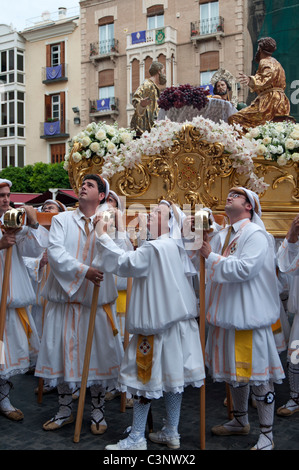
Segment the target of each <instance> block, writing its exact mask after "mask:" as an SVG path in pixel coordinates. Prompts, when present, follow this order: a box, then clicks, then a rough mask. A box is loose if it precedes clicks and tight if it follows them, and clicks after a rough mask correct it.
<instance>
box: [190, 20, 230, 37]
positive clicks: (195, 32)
mask: <svg viewBox="0 0 299 470" xmlns="http://www.w3.org/2000/svg"><path fill="white" fill-rule="evenodd" d="M190 28H191V31H190V35H191V41H200V40H203V39H208V38H209V37H217V36H223V35H224V19H223V17H222V16H216V17H214V18H208V19H206V20H198V21H195V22H193V23H191V24H190Z"/></svg>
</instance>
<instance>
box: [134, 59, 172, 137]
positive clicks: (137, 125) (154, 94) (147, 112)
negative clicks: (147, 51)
mask: <svg viewBox="0 0 299 470" xmlns="http://www.w3.org/2000/svg"><path fill="white" fill-rule="evenodd" d="M149 73H150V78H148V79H145V80H144V82H143V83H142V84H141V85H140V86H139V87H138V88H137V90H136V92H135V93H134V96H133V100H132V104H133V106H134V108H135V112H134V114H133V117H132V120H131V129H132V130H135V131H136V135H137V136H138V137H140V136H141V135H142V134H143V132H144V131H149V132H150V130H151V128H152V126H153V124H154V122H155V120H156V119H157V117H158V112H159V107H158V99H159V96H160V88H159V86H160V85H165V83H166V76H165V73H164V65H163V64H162V63H161V62H152V64H151V66H150V68H149Z"/></svg>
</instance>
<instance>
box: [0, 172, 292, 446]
mask: <svg viewBox="0 0 299 470" xmlns="http://www.w3.org/2000/svg"><path fill="white" fill-rule="evenodd" d="M10 189H11V182H10V181H9V180H4V179H1V180H0V216H1V222H2V224H3V222H4V217H5V214H6V213H7V211H8V210H9V209H10ZM124 209H125V208H122V207H121V202H120V199H119V197H118V196H117V194H115V193H114V192H113V191H111V190H110V188H109V183H108V181H107V180H105V179H104V178H103V177H101V176H100V175H95V174H87V175H85V177H84V179H83V181H82V185H81V187H80V190H79V197H78V206H77V207H76V208H72V210H66V207H65V206H64V205H63V204H61V203H60V202H59V201H54V200H48V201H46V202H45V203H44V204H43V205H42V207H41V208H40V209H39V210H40V211H43V212H47V211H53V212H54V213H55V214H54V216H53V218H52V221H51V227H50V230H47V229H46V228H45V227H43V226H41V225H39V223H38V220H37V211H36V210H35V209H34V208H33V207H30V206H26V205H25V206H24V210H25V212H26V216H27V222H26V224H24V225H22V227H18V228H7V227H4V228H3V227H2V231H1V234H0V263H1V269H0V275H1V282H3V279H4V277H5V269H6V263H5V260H6V256H7V252H8V250H9V249H11V250H12V264H11V272H10V275H9V279H10V281H9V289H8V294H7V302H6V312H5V318H4V327H3V333H2V337H1V338H0V339H1V343H0V345H1V354H0V357H1V361H0V362H1V364H0V413H1V414H2V415H4V416H5V417H6V418H8V419H11V420H14V421H20V420H22V419H23V417H24V415H23V413H22V411H21V410H19V409H18V408H16V407H15V406H14V405H13V404H12V403H11V402H10V388H11V378H13V377H14V376H15V375H17V374H25V373H26V371H28V370H29V369H30V367H32V365H33V366H34V371H35V372H34V373H35V375H36V377H39V379H41V380H42V381H43V387H44V391H47V390H53V389H55V390H57V397H58V409H57V413H56V414H55V416H53V417H51V418H50V419H49V420H48V421H47V422H46V423H43V424H42V426H43V429H44V430H45V431H49V432H51V431H54V430H59V429H60V428H62V427H63V426H65V425H69V424H71V423H72V422H73V421H74V416H73V402H74V400H75V399H76V398H77V396H78V390H80V387H81V382H82V370H83V364H84V353H85V345H86V340H87V333H88V324H89V316H90V311H91V307H92V302H93V301H94V296H93V293H94V289H95V287H99V290H98V296H97V297H96V299H95V301H96V316H95V325H94V334H93V341H92V349H91V356H90V363H89V368H88V379H87V385H86V388H88V390H90V394H91V403H92V407H91V415H90V423H91V424H90V426H91V427H90V429H91V432H92V433H93V434H97V435H101V434H103V433H104V432H105V431H106V430H107V426H108V423H107V422H109V419H107V421H106V414H105V396H106V394H107V392H111V391H115V390H116V391H118V392H125V393H126V396H127V397H128V398H132V399H133V421H132V426H131V431H130V433H129V435H128V436H127V437H126V438H125V439H121V440H118V441H117V442H116V443H111V444H109V445H107V446H106V449H108V450H115V451H116V450H123V449H124V450H143V449H146V448H147V438H148V439H149V440H151V441H152V442H155V443H158V444H161V445H164V446H165V445H166V446H167V447H168V448H171V449H179V448H180V434H179V423H180V414H181V412H180V411H181V403H182V397H183V393H184V390H185V388H186V387H187V386H192V387H196V388H201V387H202V386H203V384H204V380H205V377H206V374H207V373H208V374H210V376H211V377H212V379H213V380H214V381H217V382H224V383H226V384H227V387H228V388H227V390H228V393H229V394H230V396H231V399H232V404H233V406H232V413H233V418H232V419H231V420H230V421H228V422H226V423H224V424H215V426H214V427H213V428H212V432H213V433H214V434H215V435H221V436H223V435H224V436H226V435H244V434H248V433H249V432H250V424H249V421H248V398H249V394H250V392H251V394H252V397H253V399H254V400H255V402H256V407H257V411H258V420H259V425H260V435H259V438H258V441H257V443H256V445H255V446H254V447H253V449H254V450H271V449H273V447H274V437H273V435H274V433H273V419H274V412H275V389H274V387H275V384H279V383H281V382H282V381H283V380H285V379H286V375H287V377H288V379H289V385H290V399H289V401H288V402H287V403H286V404H285V405H284V406H282V407H280V408H279V409H278V410H277V413H278V414H280V415H281V416H291V415H292V414H293V413H295V412H297V411H299V365H298V360H297V361H296V358H297V356H296V354H297V351H298V349H297V348H298V342H299V341H298V340H299V320H298V318H299V317H298V315H296V314H297V313H298V311H299V309H298V306H299V302H298V300H299V296H298V279H299V276H298V274H299V268H298V266H299V250H298V246H299V238H298V237H299V216H297V217H295V219H294V221H293V223H292V225H291V227H290V230H289V232H288V234H287V235H286V238H285V239H284V240H283V242H282V243H281V245H280V246H279V247H278V249H277V247H276V243H275V240H274V238H273V236H271V235H270V234H269V233H267V231H266V229H265V226H264V224H263V222H262V218H261V215H262V214H261V206H260V202H259V197H258V195H257V194H256V193H254V192H253V191H250V190H249V189H246V188H243V187H233V188H231V189H230V191H229V194H228V195H227V200H226V206H225V212H226V215H227V224H225V226H220V225H218V224H217V223H216V222H215V220H214V218H213V214H212V212H211V211H210V210H209V209H207V212H208V213H209V218H210V224H211V227H212V229H211V230H208V231H206V230H202V227H199V229H200V230H199V229H198V228H197V229H194V223H195V219H196V218H195V216H194V215H193V216H192V215H190V214H189V215H186V214H184V212H183V211H182V210H181V209H180V208H179V207H178V206H177V205H175V204H173V203H172V202H171V201H163V200H162V201H160V202H159V203H158V204H157V205H156V207H155V209H154V210H153V211H152V212H151V213H150V214H149V215H148V217H146V216H144V215H142V214H140V218H139V228H140V231H139V235H140V236H139V239H138V247H135V249H134V247H133V245H132V242H131V240H130V238H129V235H128V233H127V231H126V219H125V210H124ZM107 214H108V215H109V216H108V215H107ZM198 237H201V238H200V243H196V241H198V240H197V239H198ZM202 259H204V260H205V268H206V276H205V279H204V282H205V285H206V322H207V341H206V344H205V345H202V344H201V338H200V331H199V322H198V314H199V304H200V298H199V299H198V298H197V296H196V293H195V289H194V285H195V282H198V276H199V269H198V266H199V263H200V260H202ZM117 279H120V280H123V281H124V280H127V279H132V289H131V291H130V300H129V303H128V309H127V312H126V330H127V332H128V333H129V335H130V341H129V343H128V345H127V346H126V347H125V348H124V344H123V335H122V334H121V332H120V328H119V322H118V315H117V313H118V312H117V310H118V309H117V307H116V304H117V299H118V298H119V296H120V294H119V292H120V291H125V290H126V284H122V287H121V288H120V289H119V290H118V287H117ZM199 281H200V280H199ZM201 281H202V280H201ZM286 283H287V285H288V292H289V302H288V307H287V308H288V311H287V312H286V310H285V309H284V307H283V305H282V301H281V297H280V294H281V292H282V291H283V290H284V291H285V290H286V287H285V285H286ZM122 310H124V309H122ZM289 311H290V312H291V313H292V314H295V316H294V321H293V323H292V326H291V327H290V332H289V331H288V330H287V328H285V326H284V325H285V324H286V322H285V318H286V317H287V314H288V312H289ZM2 321H3V320H2ZM0 323H1V322H0ZM287 323H288V320H287ZM203 346H204V348H203ZM203 349H204V350H205V357H203V353H202V350H203ZM283 349H284V350H287V354H288V369H287V371H285V370H284V368H283V366H282V363H281V360H280V352H281V350H283ZM162 398H163V399H164V402H165V410H166V420H165V423H164V426H163V427H162V429H161V430H160V431H158V432H150V433H149V435H148V436H147V435H146V423H147V419H148V414H149V410H150V406H151V401H152V400H158V399H162ZM61 432H63V431H61ZM115 437H116V439H117V438H118V436H117V435H116V436H115Z"/></svg>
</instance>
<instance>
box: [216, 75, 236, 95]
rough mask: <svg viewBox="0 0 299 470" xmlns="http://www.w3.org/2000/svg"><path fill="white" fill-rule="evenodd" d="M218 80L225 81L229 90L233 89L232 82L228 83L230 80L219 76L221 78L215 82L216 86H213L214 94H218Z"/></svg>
mask: <svg viewBox="0 0 299 470" xmlns="http://www.w3.org/2000/svg"><path fill="white" fill-rule="evenodd" d="M218 82H225V83H226V86H227V89H228V91H231V89H232V88H231V86H230V84H229V83H228V81H227V80H225V79H224V78H219V80H217V82H215V84H214V88H213V94H214V95H217V83H218Z"/></svg>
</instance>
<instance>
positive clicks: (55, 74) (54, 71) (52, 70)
mask: <svg viewBox="0 0 299 470" xmlns="http://www.w3.org/2000/svg"><path fill="white" fill-rule="evenodd" d="M61 72H62V66H61V64H60V65H56V66H55V67H46V77H47V80H55V78H61V77H62V73H61Z"/></svg>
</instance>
